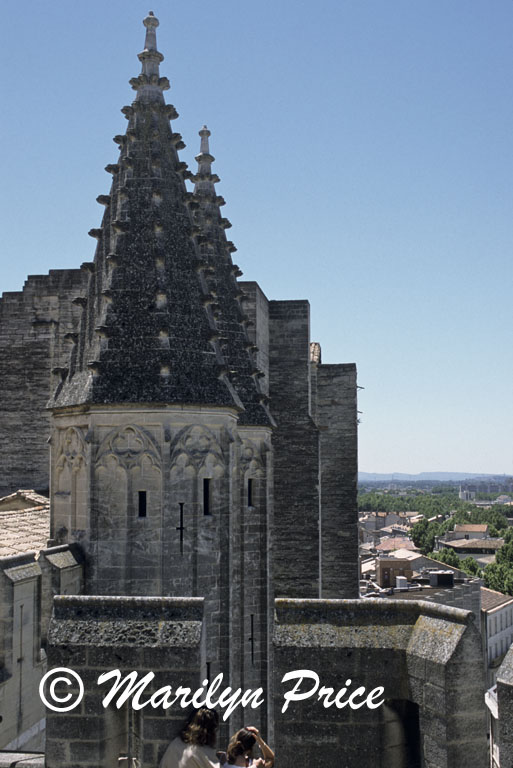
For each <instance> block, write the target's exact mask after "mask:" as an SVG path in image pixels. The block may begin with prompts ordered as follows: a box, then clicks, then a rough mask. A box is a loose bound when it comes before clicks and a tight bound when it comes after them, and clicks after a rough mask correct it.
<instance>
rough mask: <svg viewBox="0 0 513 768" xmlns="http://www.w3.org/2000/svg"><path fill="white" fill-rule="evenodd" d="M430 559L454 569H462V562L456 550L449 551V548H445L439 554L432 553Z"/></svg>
mask: <svg viewBox="0 0 513 768" xmlns="http://www.w3.org/2000/svg"><path fill="white" fill-rule="evenodd" d="M429 557H431V558H433V560H438V562H439V563H445V564H446V565H452V566H453V567H454V568H460V567H461V561H460V559H459V557H458V555H457V554H456V552H455V551H454V549H449V548H448V547H444V548H443V549H441V550H440V551H439V552H430V553H429ZM476 565H477V563H476Z"/></svg>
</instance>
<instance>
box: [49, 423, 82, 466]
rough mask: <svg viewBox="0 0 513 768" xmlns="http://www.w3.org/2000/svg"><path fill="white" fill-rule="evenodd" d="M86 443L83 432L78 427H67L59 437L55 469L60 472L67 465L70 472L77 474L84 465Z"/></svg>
mask: <svg viewBox="0 0 513 768" xmlns="http://www.w3.org/2000/svg"><path fill="white" fill-rule="evenodd" d="M85 455H86V443H85V439H84V432H83V430H82V429H80V428H79V427H68V428H67V429H66V430H63V431H62V434H61V436H60V446H59V456H58V459H57V463H56V468H57V469H58V470H62V469H63V468H64V467H65V466H66V465H69V467H70V469H71V471H73V472H77V471H78V470H79V469H80V467H81V466H82V465H83V464H84V463H85Z"/></svg>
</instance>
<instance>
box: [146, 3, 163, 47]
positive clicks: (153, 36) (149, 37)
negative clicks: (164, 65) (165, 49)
mask: <svg viewBox="0 0 513 768" xmlns="http://www.w3.org/2000/svg"><path fill="white" fill-rule="evenodd" d="M159 23H160V22H159V20H158V19H157V17H156V16H155V14H154V13H153V11H149V13H148V15H147V16H146V18H145V19H143V24H144V26H145V27H146V39H145V41H144V50H145V51H156V50H157V32H156V29H157V27H158V26H159Z"/></svg>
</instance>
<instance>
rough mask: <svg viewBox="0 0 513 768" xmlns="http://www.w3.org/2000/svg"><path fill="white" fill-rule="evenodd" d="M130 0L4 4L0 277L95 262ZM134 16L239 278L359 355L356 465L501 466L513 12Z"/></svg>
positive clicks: (420, 6)
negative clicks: (305, 310) (150, 24)
mask: <svg viewBox="0 0 513 768" xmlns="http://www.w3.org/2000/svg"><path fill="white" fill-rule="evenodd" d="M148 3H149V0H148V2H140V1H139V0H109V1H108V2H101V3H100V2H98V0H88V2H85V1H84V0H82V2H79V1H78V0H75V2H73V3H70V2H69V0H67V1H65V0H51V2H48V3H43V2H40V0H27V1H26V2H21V3H17V4H15V5H13V4H12V3H7V2H5V0H3V1H2V2H1V8H2V16H3V23H2V30H1V33H0V35H1V46H0V56H1V59H2V62H1V63H2V81H1V85H0V90H1V97H2V108H3V109H2V111H3V119H2V121H1V124H0V131H1V147H2V151H1V152H0V164H1V172H2V179H3V184H2V192H1V195H2V198H1V201H0V211H1V218H2V241H3V242H2V246H3V257H2V260H1V275H0V277H1V280H0V289H1V290H3V291H5V290H19V289H21V287H22V285H23V282H24V279H25V277H26V275H27V274H29V273H30V274H33V273H44V272H47V271H48V270H49V269H51V268H64V267H75V266H78V265H80V263H81V262H82V261H89V260H91V258H92V256H93V252H94V242H93V241H92V240H91V238H89V237H88V235H87V231H88V230H89V229H90V228H91V227H95V226H98V225H99V222H100V216H101V210H100V207H99V206H98V204H97V203H96V202H95V198H96V196H97V195H98V194H101V193H106V192H108V189H109V180H110V177H109V176H108V174H106V173H105V172H104V170H103V168H104V166H105V165H106V164H107V163H110V162H115V161H116V158H117V148H116V146H115V144H114V143H113V142H112V137H113V136H114V135H115V134H118V133H121V132H124V130H125V127H126V121H125V119H124V117H123V116H122V115H121V113H120V111H119V110H120V108H121V107H122V106H123V105H124V104H129V103H130V102H131V101H132V99H133V97H134V95H135V94H134V92H133V91H132V90H131V88H130V86H129V85H128V79H129V78H130V77H132V76H134V75H136V74H138V72H139V70H140V65H139V62H138V60H137V58H136V54H137V53H138V52H139V51H140V50H141V49H142V47H143V39H144V28H143V26H142V24H141V20H142V18H143V17H144V16H145V15H146V13H147V11H148V10H149V9H150V7H152V6H151V5H149V4H148ZM152 10H154V11H155V14H156V15H157V16H158V18H159V19H160V23H161V24H160V27H159V30H158V43H159V49H160V50H161V51H162V53H163V54H164V55H165V61H164V62H163V64H162V67H161V71H162V74H164V75H166V76H168V77H169V79H170V81H171V90H170V91H168V92H167V93H166V98H167V100H168V102H170V103H173V104H175V106H176V107H177V109H178V111H179V113H180V118H179V119H178V120H177V121H175V122H174V123H173V127H174V129H175V130H177V131H179V132H180V133H182V134H183V137H184V140H185V142H186V144H187V148H186V149H185V150H183V151H182V152H181V157H182V159H183V160H185V161H186V162H188V163H189V164H190V165H192V166H193V167H194V155H195V154H196V153H197V151H198V148H199V138H198V135H197V131H198V130H199V129H200V127H201V126H202V125H203V123H206V124H207V125H208V126H209V128H210V129H211V130H212V138H211V149H212V152H213V154H214V155H215V156H216V159H217V162H216V166H215V170H216V171H217V173H218V174H219V176H220V177H221V179H222V182H221V184H219V185H218V191H219V193H220V194H222V195H223V196H224V197H225V199H226V201H227V205H226V207H225V209H224V213H225V215H226V216H228V218H229V219H230V220H231V221H232V223H233V229H232V230H230V237H231V238H232V239H233V240H234V242H235V244H236V245H237V247H238V252H237V254H235V259H236V261H237V263H238V264H239V265H240V266H241V268H242V269H243V270H244V279H249V280H258V282H259V283H260V285H261V286H262V288H263V289H264V291H265V292H266V294H267V296H268V297H269V298H272V299H278V298H283V299H288V298H290V299H292V298H308V299H309V300H310V303H311V313H312V339H314V340H318V341H320V342H321V344H322V350H323V361H324V362H356V364H357V366H358V375H359V383H360V384H361V385H362V386H363V387H365V389H363V390H361V392H360V405H359V407H360V409H361V410H362V411H363V413H362V414H361V418H362V424H361V427H360V469H362V470H364V471H372V472H389V471H395V472H419V471H434V470H448V471H449V470H450V471H469V472H480V471H483V472H500V473H513V451H512V448H513V440H512V415H513V414H512V411H513V406H512V401H513V397H512V395H513V392H512V389H513V387H512V382H513V363H512V358H513V354H512V353H513V344H512V334H511V330H512V321H511V291H512V279H511V277H512V275H511V272H512V267H511V264H512V251H513V223H512V222H513V218H512V212H513V207H512V203H513V140H512V135H513V75H512V72H513V68H512V64H513V2H511V0H493V2H486V0H451V2H448V1H447V0H416V1H415V2H412V0H319V2H317V3H311V2H305V1H304V0H272V2H271V0H260V2H258V3H249V2H241V0H218V2H215V3H213V2H212V0H188V1H187V2H183V3H174V2H169V0H167V1H166V2H161V4H160V6H159V5H154V6H153V7H152Z"/></svg>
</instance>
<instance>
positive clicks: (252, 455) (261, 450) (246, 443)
mask: <svg viewBox="0 0 513 768" xmlns="http://www.w3.org/2000/svg"><path fill="white" fill-rule="evenodd" d="M265 452H266V447H265V446H262V445H257V443H255V442H254V441H253V440H249V439H248V438H244V439H243V440H242V445H241V449H240V456H241V464H242V469H243V471H244V472H248V470H251V471H252V472H253V473H263V472H265Z"/></svg>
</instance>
